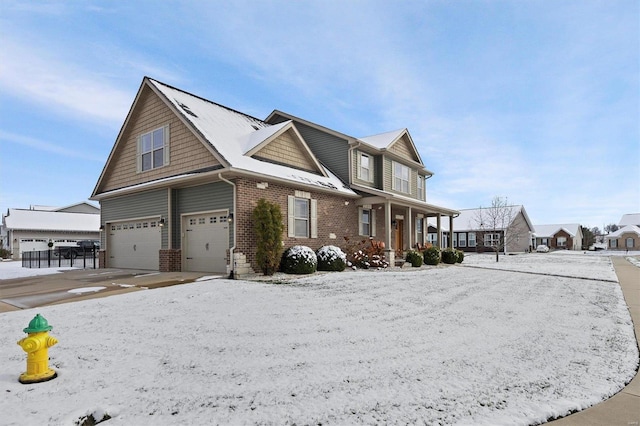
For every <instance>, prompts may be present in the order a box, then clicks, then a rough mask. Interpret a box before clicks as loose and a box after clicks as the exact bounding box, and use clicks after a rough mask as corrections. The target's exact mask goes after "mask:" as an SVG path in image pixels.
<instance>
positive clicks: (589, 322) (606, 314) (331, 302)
mask: <svg viewBox="0 0 640 426" xmlns="http://www.w3.org/2000/svg"><path fill="white" fill-rule="evenodd" d="M516 257H517V256H514V257H513V259H515V258H516ZM549 257H550V256H549ZM560 257H562V259H563V262H564V267H562V268H561V269H560V270H561V272H562V273H561V275H570V274H573V273H575V275H577V276H588V277H596V278H599V279H606V280H610V279H612V278H613V279H615V275H614V274H613V273H612V267H611V264H610V262H609V260H608V258H606V257H603V258H596V257H590V258H589V262H586V263H585V262H582V261H581V260H579V257H576V258H574V257H572V256H558V258H560ZM489 258H491V256H489ZM550 258H551V257H550ZM503 259H505V261H504V262H503ZM526 259H531V262H532V264H534V266H531V265H530V264H529V263H528V261H527V260H526ZM539 259H540V258H539V256H537V255H536V254H531V255H527V256H522V257H521V258H520V259H518V260H506V258H501V264H502V265H507V264H508V262H511V263H512V265H511V266H512V267H513V268H515V267H521V268H522V269H523V270H526V271H535V272H540V273H556V272H558V270H559V268H560V265H559V264H557V263H556V261H555V260H549V261H548V262H542V261H539ZM465 261H466V260H465ZM483 261H484V260H483V259H480V258H478V259H475V260H474V259H473V256H470V259H469V264H473V263H475V264H479V263H481V262H483ZM590 262H591V263H590ZM518 265H519V266H518ZM486 266H489V265H486ZM513 268H512V269H513ZM37 312H40V313H41V314H42V315H43V316H44V317H45V318H47V320H48V321H49V323H50V324H51V325H52V326H53V327H54V328H53V331H52V332H51V335H53V336H55V337H56V338H58V339H59V341H60V342H59V344H58V345H56V346H54V347H53V348H51V349H50V350H49V355H50V357H51V365H52V367H53V368H55V369H56V370H57V371H58V378H56V379H55V380H52V381H50V382H46V383H40V384H34V385H22V384H20V383H18V381H17V378H18V375H19V374H20V373H21V372H22V371H24V369H25V366H26V362H25V360H26V356H25V354H24V353H23V352H22V350H21V349H20V347H19V346H18V345H17V344H16V342H17V341H18V340H19V339H21V338H22V337H24V336H25V334H24V333H22V329H23V328H24V327H26V326H27V324H28V323H29V321H30V320H31V319H32V318H33V316H34V315H35V314H36V313H37ZM0 347H2V351H0V365H2V372H1V374H0V383H1V384H2V388H3V389H1V391H2V394H3V398H2V399H0V413H3V414H2V417H3V419H2V423H3V424H8V425H22V424H56V425H73V424H74V422H76V421H77V420H78V419H79V418H81V417H83V416H85V415H87V414H92V413H93V414H94V416H95V417H98V418H101V417H102V414H103V413H107V414H108V415H109V416H111V419H110V420H108V421H106V422H105V423H104V424H105V426H106V425H115V424H122V425H125V424H126V425H130V424H136V425H159V424H160V425H169V424H255V423H259V424H293V423H296V424H319V423H322V424H354V423H366V424H374V423H378V424H384V423H391V424H407V423H423V422H424V423H427V424H439V423H440V424H452V423H458V424H492V425H493V424H523V425H526V424H535V423H538V422H544V421H545V420H547V419H548V418H549V417H552V416H561V415H565V414H568V413H569V412H571V411H572V410H579V409H583V408H586V407H588V406H590V405H593V404H595V403H597V402H599V401H601V400H603V399H605V398H607V397H608V396H610V395H612V394H614V393H616V392H617V391H619V390H620V389H621V388H622V387H623V386H624V385H625V383H627V382H628V381H629V380H631V378H632V377H633V376H634V374H635V370H636V367H637V363H638V351H637V346H636V342H635V338H634V335H633V328H632V324H631V319H630V317H629V313H628V310H627V307H626V305H625V303H624V301H623V297H622V292H621V290H620V287H619V285H618V284H617V283H615V282H612V281H596V280H592V279H590V280H585V279H576V278H566V277H558V276H553V275H538V274H531V273H521V272H512V271H504V270H492V269H480V268H475V267H463V266H451V267H438V268H433V269H425V268H422V269H420V270H418V271H414V270H409V271H405V270H402V271H399V270H394V271H358V272H352V271H350V272H343V273H327V274H316V275H314V276H310V277H307V278H302V279H296V280H294V281H292V282H290V283H288V284H271V283H262V282H247V281H230V280H222V279H218V280H210V281H200V282H197V283H193V284H185V285H180V286H174V287H167V288H162V289H156V290H149V291H140V292H135V293H129V294H125V295H120V296H115V297H110V298H102V299H94V300H87V301H82V302H76V303H70V304H64V305H56V306H51V307H46V308H41V309H37V310H25V311H17V312H9V313H4V314H0Z"/></svg>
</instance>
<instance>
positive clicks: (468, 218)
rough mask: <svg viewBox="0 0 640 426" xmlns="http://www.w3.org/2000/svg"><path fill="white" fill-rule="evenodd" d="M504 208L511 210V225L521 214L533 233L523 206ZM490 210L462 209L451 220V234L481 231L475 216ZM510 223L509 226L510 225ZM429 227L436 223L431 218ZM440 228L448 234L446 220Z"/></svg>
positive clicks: (447, 222) (482, 208)
mask: <svg viewBox="0 0 640 426" xmlns="http://www.w3.org/2000/svg"><path fill="white" fill-rule="evenodd" d="M505 208H511V209H513V210H512V211H513V218H512V220H511V223H513V221H514V220H515V219H516V217H518V214H520V213H522V216H523V217H524V220H525V222H526V223H527V226H528V227H529V230H530V231H532V232H533V229H534V228H533V225H532V224H531V220H529V215H527V212H526V210H525V209H524V206H522V205H515V206H506V207H505ZM488 209H490V207H480V208H477V209H463V210H460V215H459V216H456V217H455V218H454V219H453V232H458V231H461V232H464V231H481V230H482V227H481V226H480V225H478V223H477V219H476V218H477V216H478V215H479V214H480V211H481V210H488ZM511 223H510V224H509V225H511ZM428 224H429V226H434V227H435V226H436V222H435V221H433V218H429V221H428ZM440 228H441V229H442V231H445V232H448V231H449V221H448V220H443V221H441V223H440ZM497 230H502V229H497Z"/></svg>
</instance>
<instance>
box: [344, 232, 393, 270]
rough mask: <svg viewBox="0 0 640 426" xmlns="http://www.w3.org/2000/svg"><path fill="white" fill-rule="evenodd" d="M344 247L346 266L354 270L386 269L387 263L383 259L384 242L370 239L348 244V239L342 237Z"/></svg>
mask: <svg viewBox="0 0 640 426" xmlns="http://www.w3.org/2000/svg"><path fill="white" fill-rule="evenodd" d="M344 239H345V241H346V246H345V250H344V252H345V253H346V255H347V264H348V265H349V266H353V267H355V268H362V269H369V268H386V267H388V266H389V262H387V261H386V259H385V257H384V247H385V245H384V242H382V241H376V240H374V239H372V238H368V239H363V240H360V241H359V242H355V243H354V242H350V240H349V237H344Z"/></svg>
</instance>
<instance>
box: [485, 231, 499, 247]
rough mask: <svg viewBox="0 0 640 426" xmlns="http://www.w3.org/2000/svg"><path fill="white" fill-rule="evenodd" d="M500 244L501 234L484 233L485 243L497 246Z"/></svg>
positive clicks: (489, 245)
mask: <svg viewBox="0 0 640 426" xmlns="http://www.w3.org/2000/svg"><path fill="white" fill-rule="evenodd" d="M499 244H500V234H498V233H493V232H489V233H487V234H484V245H485V246H488V247H497V246H498V245H499Z"/></svg>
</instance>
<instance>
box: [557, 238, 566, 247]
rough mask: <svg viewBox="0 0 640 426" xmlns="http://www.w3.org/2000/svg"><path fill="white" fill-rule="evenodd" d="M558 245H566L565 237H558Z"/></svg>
mask: <svg viewBox="0 0 640 426" xmlns="http://www.w3.org/2000/svg"><path fill="white" fill-rule="evenodd" d="M557 241H558V247H566V246H567V237H558V239H557Z"/></svg>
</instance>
